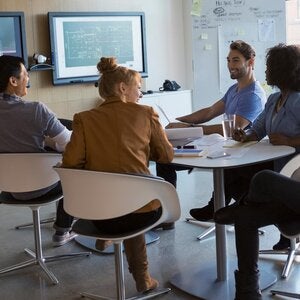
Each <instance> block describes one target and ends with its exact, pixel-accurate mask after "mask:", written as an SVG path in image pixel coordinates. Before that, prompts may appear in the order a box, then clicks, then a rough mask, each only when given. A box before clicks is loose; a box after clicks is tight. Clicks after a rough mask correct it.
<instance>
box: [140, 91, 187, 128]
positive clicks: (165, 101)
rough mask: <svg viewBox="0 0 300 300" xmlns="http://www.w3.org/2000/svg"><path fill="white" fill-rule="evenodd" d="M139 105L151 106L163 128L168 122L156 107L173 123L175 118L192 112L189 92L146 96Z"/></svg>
mask: <svg viewBox="0 0 300 300" xmlns="http://www.w3.org/2000/svg"><path fill="white" fill-rule="evenodd" d="M139 103H140V104H145V105H149V106H152V107H153V108H154V110H155V111H156V112H157V113H158V114H159V118H160V121H161V123H162V125H163V126H166V125H167V124H168V123H169V122H168V120H167V119H166V117H165V116H164V115H163V114H162V113H161V111H160V110H159V109H158V107H157V105H159V106H160V107H161V108H162V109H163V110H164V111H165V113H166V114H167V116H168V117H169V119H170V120H171V121H174V120H175V118H176V117H179V116H183V115H186V114H190V113H191V112H192V95H191V91H190V90H183V91H176V92H157V93H153V94H146V95H144V96H143V98H142V99H141V100H140V101H139Z"/></svg>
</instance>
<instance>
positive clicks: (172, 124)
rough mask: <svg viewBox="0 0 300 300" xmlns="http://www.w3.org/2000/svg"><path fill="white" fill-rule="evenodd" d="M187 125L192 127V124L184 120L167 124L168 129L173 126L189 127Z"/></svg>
mask: <svg viewBox="0 0 300 300" xmlns="http://www.w3.org/2000/svg"><path fill="white" fill-rule="evenodd" d="M187 127H191V124H188V123H182V122H172V123H169V124H168V125H167V126H166V129H171V128H187Z"/></svg>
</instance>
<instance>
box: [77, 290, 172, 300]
mask: <svg viewBox="0 0 300 300" xmlns="http://www.w3.org/2000/svg"><path fill="white" fill-rule="evenodd" d="M170 291H171V289H170V288H165V289H157V290H153V291H152V292H148V293H145V294H140V295H137V296H134V297H130V298H125V299H124V300H135V299H151V298H154V297H156V296H159V295H162V294H166V293H168V292H170ZM80 295H81V297H85V298H89V299H95V300H100V299H103V300H114V299H117V298H110V297H104V296H98V295H94V294H90V293H80Z"/></svg>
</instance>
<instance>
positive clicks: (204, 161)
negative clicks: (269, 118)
mask: <svg viewBox="0 0 300 300" xmlns="http://www.w3.org/2000/svg"><path fill="white" fill-rule="evenodd" d="M223 145H224V142H223V141H219V142H218V143H216V144H214V145H211V146H209V147H206V148H205V147H203V149H204V150H205V151H207V153H209V152H211V151H215V150H222V151H224V152H227V153H230V154H231V156H229V157H224V158H216V159H210V158H207V157H206V156H203V157H174V159H173V161H172V164H178V165H185V166H192V167H198V168H204V169H217V168H223V169H226V168H234V167H240V166H245V165H250V164H253V163H258V162H264V161H269V160H273V159H278V158H281V157H284V156H287V155H290V154H292V153H294V152H295V148H293V147H289V146H274V145H272V144H270V143H269V140H262V141H260V142H259V143H256V144H252V145H249V146H247V147H241V148H237V147H234V148H224V147H223Z"/></svg>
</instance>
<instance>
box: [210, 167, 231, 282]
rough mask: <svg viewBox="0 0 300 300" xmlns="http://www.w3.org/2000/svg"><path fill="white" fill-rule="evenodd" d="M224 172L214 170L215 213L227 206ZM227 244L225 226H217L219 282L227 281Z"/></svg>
mask: <svg viewBox="0 0 300 300" xmlns="http://www.w3.org/2000/svg"><path fill="white" fill-rule="evenodd" d="M223 174H224V171H223V169H214V170H213V180H214V195H215V199H214V205H215V211H216V210H218V209H220V208H222V207H224V206H225V196H224V176H223ZM226 252H227V242H226V228H225V225H219V224H216V259H217V280H219V281H225V280H227V276H228V274H227V269H228V268H227V260H226Z"/></svg>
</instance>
